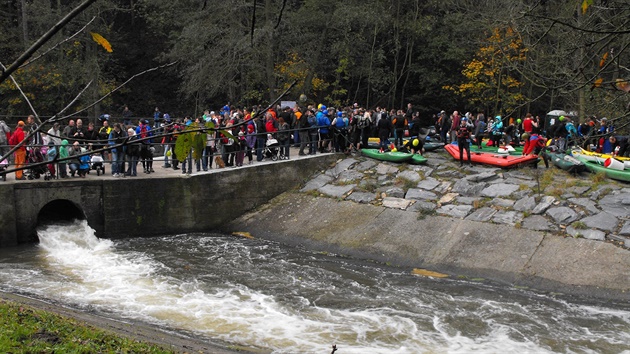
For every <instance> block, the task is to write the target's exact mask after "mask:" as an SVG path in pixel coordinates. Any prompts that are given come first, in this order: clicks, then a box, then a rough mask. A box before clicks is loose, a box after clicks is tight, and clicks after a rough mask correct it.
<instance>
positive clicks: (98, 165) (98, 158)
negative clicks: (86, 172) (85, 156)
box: [90, 154, 105, 176]
mask: <svg viewBox="0 0 630 354" xmlns="http://www.w3.org/2000/svg"><path fill="white" fill-rule="evenodd" d="M90 164H91V166H92V167H90V169H92V170H95V171H96V175H97V176H100V175H101V174H103V175H104V174H105V165H104V164H103V156H102V155H101V154H94V155H92V158H91V159H90Z"/></svg>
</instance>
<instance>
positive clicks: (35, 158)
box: [25, 148, 51, 180]
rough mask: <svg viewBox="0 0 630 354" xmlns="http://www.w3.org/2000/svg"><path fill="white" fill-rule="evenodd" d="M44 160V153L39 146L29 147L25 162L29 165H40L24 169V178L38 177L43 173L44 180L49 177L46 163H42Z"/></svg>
mask: <svg viewBox="0 0 630 354" xmlns="http://www.w3.org/2000/svg"><path fill="white" fill-rule="evenodd" d="M44 161H46V160H44V155H43V154H42V151H41V150H40V148H31V149H30V150H29V151H28V158H27V163H28V164H29V165H30V164H40V165H37V166H33V167H30V168H28V169H27V170H26V171H25V172H26V173H25V174H26V178H28V179H39V177H41V176H42V175H44V179H45V180H48V179H50V178H51V176H50V171H48V167H47V166H46V164H43V163H42V162H44Z"/></svg>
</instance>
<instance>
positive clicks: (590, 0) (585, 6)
mask: <svg viewBox="0 0 630 354" xmlns="http://www.w3.org/2000/svg"><path fill="white" fill-rule="evenodd" d="M591 5H593V0H583V1H582V15H584V14H585V13H586V10H588V7H589V6H591Z"/></svg>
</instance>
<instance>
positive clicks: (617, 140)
mask: <svg viewBox="0 0 630 354" xmlns="http://www.w3.org/2000/svg"><path fill="white" fill-rule="evenodd" d="M628 138H629V137H628V136H621V135H612V136H611V137H610V138H608V140H609V141H610V144H611V145H612V151H613V155H616V156H620V157H627V154H628ZM617 147H619V151H616V152H615V149H616V148H617Z"/></svg>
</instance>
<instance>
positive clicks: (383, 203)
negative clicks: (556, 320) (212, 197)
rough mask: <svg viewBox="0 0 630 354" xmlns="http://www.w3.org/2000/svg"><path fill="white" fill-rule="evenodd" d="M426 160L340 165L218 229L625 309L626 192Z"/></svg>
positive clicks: (608, 185)
mask: <svg viewBox="0 0 630 354" xmlns="http://www.w3.org/2000/svg"><path fill="white" fill-rule="evenodd" d="M427 156H428V157H429V162H428V164H427V165H425V166H414V165H407V164H393V163H386V162H378V161H375V160H371V159H367V158H365V157H360V156H359V157H350V158H345V159H341V160H339V161H338V163H337V164H335V165H334V166H332V167H331V168H329V169H327V170H324V171H321V172H320V173H319V174H317V175H316V176H314V177H313V179H311V180H310V181H309V182H308V183H306V184H305V185H304V186H302V187H301V189H300V190H299V191H292V192H287V193H284V194H282V195H281V196H279V197H277V198H275V199H274V200H273V201H272V202H270V203H268V204H266V205H265V206H263V207H260V208H258V209H257V210H256V211H254V212H252V213H249V214H246V215H244V216H242V217H240V218H238V219H236V220H234V221H233V222H231V223H229V224H228V225H226V226H225V227H224V228H223V230H224V231H226V232H232V231H246V232H250V233H251V234H252V235H253V236H254V237H260V238H265V239H271V240H276V241H280V242H285V243H288V244H292V245H296V246H304V247H307V248H309V249H313V250H316V251H324V252H331V253H335V254H343V255H350V256H353V257H360V258H365V259H373V260H376V261H379V262H383V263H386V264H391V265H395V266H401V267H409V268H427V269H430V270H434V271H438V272H443V273H446V274H449V275H450V276H452V277H460V278H485V279H489V280H493V281H497V282H500V283H503V284H507V285H510V286H516V287H526V288H531V289H535V290H538V291H545V292H552V293H565V294H569V295H578V296H587V297H594V298H597V299H604V300H628V299H630V279H629V278H628V276H627V275H626V272H627V269H629V267H630V257H629V253H628V252H629V251H628V249H627V248H626V247H628V246H629V245H630V242H629V240H628V236H630V220H629V217H630V188H629V187H630V186H627V185H624V184H620V183H618V182H614V181H611V180H607V179H605V178H603V177H602V176H600V175H592V174H588V173H585V174H583V175H577V176H573V175H570V174H568V173H566V172H564V171H562V170H559V169H556V168H554V167H551V168H550V169H545V168H544V167H542V168H538V169H533V168H522V169H518V170H500V169H496V168H490V167H485V166H479V165H476V166H473V167H463V168H460V167H459V166H458V163H455V161H453V160H452V159H450V158H449V157H448V156H446V154H445V153H443V152H434V153H428V154H427ZM541 165H542V164H541Z"/></svg>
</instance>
